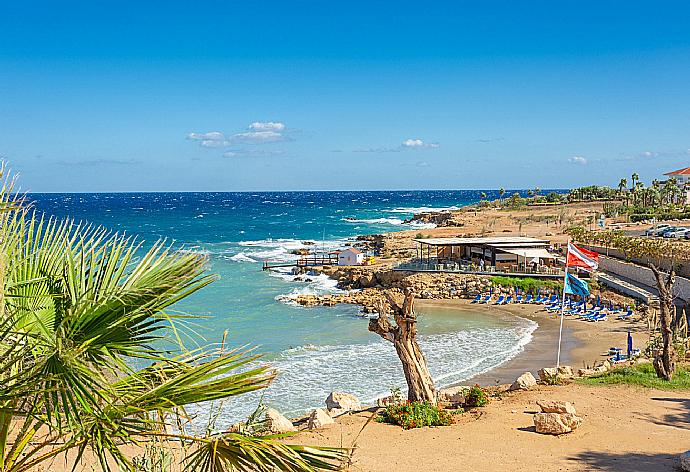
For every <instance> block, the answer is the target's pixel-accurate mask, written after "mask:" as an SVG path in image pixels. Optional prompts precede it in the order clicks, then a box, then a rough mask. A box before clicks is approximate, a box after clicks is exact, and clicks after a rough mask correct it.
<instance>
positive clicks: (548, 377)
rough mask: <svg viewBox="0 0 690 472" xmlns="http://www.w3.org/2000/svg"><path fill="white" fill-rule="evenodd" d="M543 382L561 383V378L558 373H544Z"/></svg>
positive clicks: (550, 383)
mask: <svg viewBox="0 0 690 472" xmlns="http://www.w3.org/2000/svg"><path fill="white" fill-rule="evenodd" d="M544 383H545V384H546V385H562V384H563V378H562V377H561V376H560V375H558V374H546V377H545V378H544Z"/></svg>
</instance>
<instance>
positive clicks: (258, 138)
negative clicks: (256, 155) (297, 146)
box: [230, 131, 288, 144]
mask: <svg viewBox="0 0 690 472" xmlns="http://www.w3.org/2000/svg"><path fill="white" fill-rule="evenodd" d="M279 141H288V137H287V136H285V135H284V134H283V133H278V132H276V131H248V132H246V133H237V134H233V135H232V137H231V138H230V142H232V143H242V144H264V143H276V142H279Z"/></svg>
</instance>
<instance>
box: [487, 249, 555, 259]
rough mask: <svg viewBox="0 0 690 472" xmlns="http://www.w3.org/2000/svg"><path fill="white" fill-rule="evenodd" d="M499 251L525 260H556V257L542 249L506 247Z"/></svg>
mask: <svg viewBox="0 0 690 472" xmlns="http://www.w3.org/2000/svg"><path fill="white" fill-rule="evenodd" d="M501 251H503V252H507V253H509V254H515V255H517V256H522V257H525V258H527V259H556V258H557V256H555V255H553V254H551V253H550V252H548V251H547V250H546V249H542V248H529V249H521V248H517V247H506V248H501Z"/></svg>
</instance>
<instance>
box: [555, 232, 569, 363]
mask: <svg viewBox="0 0 690 472" xmlns="http://www.w3.org/2000/svg"><path fill="white" fill-rule="evenodd" d="M569 259H570V238H568V249H567V251H566V253H565V275H563V299H562V301H561V325H560V327H559V328H558V354H557V355H556V369H558V368H559V367H560V366H561V340H562V339H563V317H564V315H565V288H566V286H567V284H568V260H569Z"/></svg>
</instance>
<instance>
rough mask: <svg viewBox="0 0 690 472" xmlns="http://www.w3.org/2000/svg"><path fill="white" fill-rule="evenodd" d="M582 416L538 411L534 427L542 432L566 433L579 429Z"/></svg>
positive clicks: (538, 431)
mask: <svg viewBox="0 0 690 472" xmlns="http://www.w3.org/2000/svg"><path fill="white" fill-rule="evenodd" d="M580 423H582V418H580V417H579V416H575V415H573V414H571V413H537V414H536V415H534V427H535V428H536V431H537V433H540V434H554V435H559V434H565V433H570V432H571V431H574V430H576V429H577V427H578V426H580Z"/></svg>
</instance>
